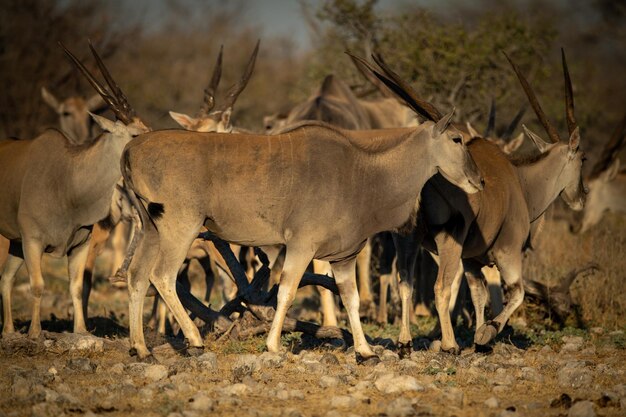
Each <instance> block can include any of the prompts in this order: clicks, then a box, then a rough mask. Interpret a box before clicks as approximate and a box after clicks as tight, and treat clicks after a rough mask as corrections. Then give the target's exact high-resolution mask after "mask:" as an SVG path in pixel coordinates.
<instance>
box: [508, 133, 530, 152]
mask: <svg viewBox="0 0 626 417" xmlns="http://www.w3.org/2000/svg"><path fill="white" fill-rule="evenodd" d="M524 138H525V136H524V133H520V134H519V135H517V137H516V138H514V139H511V141H510V142H509V143H507V144H506V145H504V153H506V154H511V153H513V152H515V151H517V150H518V149H519V148H520V146H522V143H524Z"/></svg>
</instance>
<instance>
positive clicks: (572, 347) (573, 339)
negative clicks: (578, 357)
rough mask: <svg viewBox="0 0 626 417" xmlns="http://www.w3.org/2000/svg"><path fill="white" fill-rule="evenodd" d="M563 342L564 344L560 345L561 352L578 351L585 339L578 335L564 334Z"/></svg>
mask: <svg viewBox="0 0 626 417" xmlns="http://www.w3.org/2000/svg"><path fill="white" fill-rule="evenodd" d="M563 342H564V343H565V344H564V345H563V346H562V347H561V353H568V352H578V351H579V350H580V349H582V347H583V344H584V343H585V339H583V338H582V337H580V336H564V337H563Z"/></svg>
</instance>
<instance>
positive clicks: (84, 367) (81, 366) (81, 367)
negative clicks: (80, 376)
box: [67, 358, 96, 372]
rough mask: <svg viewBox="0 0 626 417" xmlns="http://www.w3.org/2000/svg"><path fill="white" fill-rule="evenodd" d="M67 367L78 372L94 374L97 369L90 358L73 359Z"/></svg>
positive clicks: (68, 362)
mask: <svg viewBox="0 0 626 417" xmlns="http://www.w3.org/2000/svg"><path fill="white" fill-rule="evenodd" d="M67 367H68V369H71V370H72V371H77V372H93V371H94V370H95V369H96V365H94V364H93V363H91V361H90V360H89V359H88V358H71V359H70V360H68V361H67Z"/></svg>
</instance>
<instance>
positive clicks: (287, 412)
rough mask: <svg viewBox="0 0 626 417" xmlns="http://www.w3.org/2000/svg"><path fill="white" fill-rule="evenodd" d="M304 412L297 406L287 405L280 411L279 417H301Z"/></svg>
mask: <svg viewBox="0 0 626 417" xmlns="http://www.w3.org/2000/svg"><path fill="white" fill-rule="evenodd" d="M303 416H304V414H302V412H301V411H300V410H298V409H297V408H293V407H289V408H285V409H284V410H283V412H282V413H280V417H303Z"/></svg>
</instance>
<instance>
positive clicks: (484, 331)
mask: <svg viewBox="0 0 626 417" xmlns="http://www.w3.org/2000/svg"><path fill="white" fill-rule="evenodd" d="M498 327H499V326H498V323H496V322H493V321H488V322H487V323H485V324H483V325H482V326H480V327H479V328H478V329H476V334H475V335H474V343H475V344H477V345H479V346H484V345H486V344H488V343H489V342H491V341H492V340H493V339H494V338H495V337H496V335H497V334H498Z"/></svg>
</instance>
